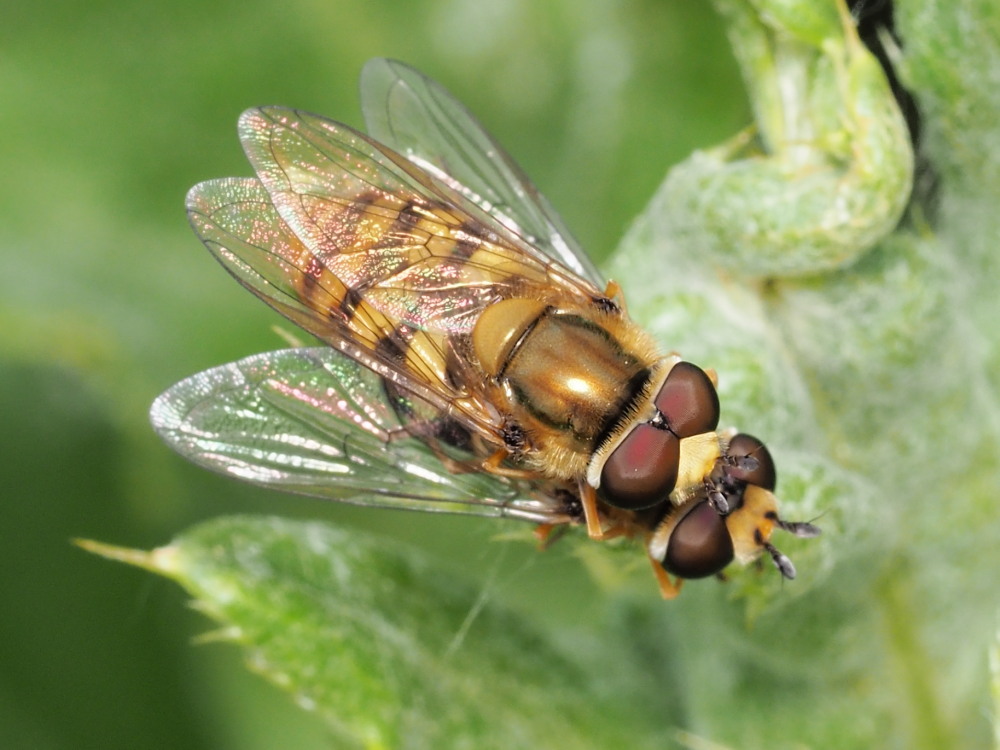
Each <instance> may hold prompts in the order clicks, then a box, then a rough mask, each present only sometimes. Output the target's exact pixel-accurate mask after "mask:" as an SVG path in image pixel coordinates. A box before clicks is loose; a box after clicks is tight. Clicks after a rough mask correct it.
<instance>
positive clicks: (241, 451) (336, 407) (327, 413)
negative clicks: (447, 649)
mask: <svg viewBox="0 0 1000 750" xmlns="http://www.w3.org/2000/svg"><path fill="white" fill-rule="evenodd" d="M400 398H401V396H400V395H399V394H398V393H395V394H394V393H392V392H391V389H387V388H385V384H384V382H383V380H382V379H381V378H380V377H379V376H378V375H377V374H376V373H374V372H372V371H371V370H370V369H368V368H367V367H365V366H363V365H361V364H360V363H358V362H355V361H353V360H351V359H349V358H348V357H345V356H343V355H341V354H339V353H337V352H335V351H333V350H331V349H328V348H325V347H324V348H307V349H288V350H283V351H276V352H268V353H265V354H259V355H255V356H252V357H248V358H246V359H243V360H240V361H239V362H234V363H232V364H228V365H224V366H222V367H216V368H213V369H211V370H207V371H205V372H202V373H200V374H198V375H194V376H192V377H190V378H188V379H186V380H183V381H181V382H180V383H178V384H177V385H175V386H173V387H172V388H170V389H169V390H167V391H166V392H165V393H163V394H162V395H161V396H160V397H159V398H157V399H156V401H155V402H154V403H153V406H152V409H151V412H150V417H151V420H152V423H153V426H154V428H155V429H156V431H157V433H159V434H160V436H161V437H163V439H164V440H165V441H166V442H167V443H168V444H169V445H170V446H171V447H173V448H174V449H175V450H177V451H178V452H179V453H181V454H182V455H184V456H185V457H187V458H189V459H191V460H193V461H194V462H195V463H198V464H200V465H202V466H204V467H206V468H209V469H212V470H215V471H218V472H221V473H224V474H228V475H231V476H236V477H239V478H240V479H244V480H246V481H250V482H253V483H255V484H259V485H264V486H267V487H274V488H278V489H282V490H286V491H290V492H296V493H301V494H306V495H312V496H316V497H320V498H325V499H333V500H340V501H344V502H349V503H354V504H359V505H370V506H379V507H391V508H404V509H408V510H421V511H432V512H447V513H464V514H472V515H480V516H494V517H510V518H517V519H521V520H526V521H533V522H539V523H565V522H567V521H569V520H570V517H569V516H568V515H567V514H566V513H565V512H564V509H563V508H562V507H561V506H560V504H559V503H558V502H557V501H556V500H554V499H553V498H551V497H548V496H546V495H544V494H539V495H537V496H536V497H532V496H531V495H530V494H528V492H527V490H528V489H530V488H529V487H528V486H527V485H524V484H519V483H516V482H513V481H511V480H508V479H505V478H503V477H499V476H496V475H492V474H483V473H475V472H468V473H452V472H450V471H448V469H447V468H446V467H445V466H444V464H443V463H442V460H441V459H442V456H447V457H448V458H449V459H450V460H456V461H457V460H461V458H462V456H463V455H465V456H471V453H468V452H467V451H466V449H465V448H464V447H463V445H462V441H461V439H460V438H461V435H462V432H461V428H460V426H456V425H454V424H453V423H451V421H450V418H449V417H447V416H446V415H443V414H441V413H440V412H437V411H436V410H435V409H434V408H433V407H432V406H431V405H429V404H426V403H421V402H419V399H416V398H412V397H408V396H407V397H405V398H406V403H400V402H399V399H400ZM415 414H422V415H424V417H423V420H424V421H423V422H421V423H419V424H418V423H415V422H413V421H411V419H410V417H412V415H415ZM427 415H430V417H428V416H427ZM434 415H436V419H435V416H434Z"/></svg>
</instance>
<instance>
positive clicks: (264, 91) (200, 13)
mask: <svg viewBox="0 0 1000 750" xmlns="http://www.w3.org/2000/svg"><path fill="white" fill-rule="evenodd" d="M373 56H390V57H396V58H399V59H402V60H405V61H407V62H409V63H411V64H413V65H415V66H416V67H418V68H419V69H421V70H423V71H425V72H426V73H428V74H429V75H431V76H432V77H434V78H436V79H437V80H439V81H441V82H442V83H444V84H445V85H446V86H447V87H448V88H450V89H451V90H452V91H453V92H454V93H455V94H456V95H457V96H458V97H459V98H460V99H461V100H463V101H464V102H466V103H467V104H468V105H469V106H470V108H471V109H472V110H473V111H474V112H476V113H477V115H478V116H479V117H480V119H481V120H482V121H483V122H484V123H486V124H487V126H488V128H489V129H490V130H491V131H492V132H493V133H494V134H495V135H496V136H497V137H498V139H499V140H500V141H501V142H502V143H504V144H505V145H507V146H508V148H509V150H510V151H511V153H512V154H513V155H514V156H515V157H516V158H517V160H518V161H519V162H520V163H521V164H522V165H523V166H524V167H525V169H526V170H527V171H528V172H529V173H530V174H531V175H532V176H533V178H534V179H535V181H536V182H537V183H538V185H539V186H540V187H541V188H542V190H543V192H545V193H546V194H547V195H548V196H549V198H550V199H551V200H552V201H553V203H554V204H555V205H556V206H557V207H558V209H559V210H560V211H561V213H562V214H563V216H564V218H565V219H566V220H567V223H568V224H569V225H570V226H571V227H573V228H574V230H575V232H576V234H577V236H578V238H579V239H580V240H581V241H582V242H583V243H584V245H585V246H586V247H588V248H591V249H592V252H593V253H594V255H596V256H598V257H601V256H604V255H606V254H607V253H608V252H609V251H610V250H611V249H612V248H613V247H614V245H615V244H616V242H617V240H618V238H619V237H620V236H621V235H622V233H623V231H624V229H625V228H626V226H627V225H628V223H629V220H630V218H631V217H632V216H634V215H635V214H637V213H638V212H639V211H640V210H641V209H642V208H643V206H644V204H645V202H646V201H647V200H648V198H649V196H650V195H651V194H652V192H653V191H654V189H655V188H656V186H657V185H658V184H659V182H660V181H661V180H662V178H663V175H664V174H665V172H666V170H667V168H668V167H669V166H670V165H671V164H673V163H674V162H676V161H678V160H680V159H681V158H683V157H684V156H686V155H687V154H688V153H689V152H690V151H691V150H692V149H693V148H696V147H699V146H707V145H710V144H713V143H716V142H718V141H721V140H722V139H724V138H725V137H727V136H729V135H731V134H732V133H733V132H735V131H736V130H737V129H739V128H740V127H742V126H743V125H744V124H745V123H746V122H747V121H748V120H749V114H748V112H747V107H746V103H745V96H744V94H743V93H742V88H741V85H740V82H739V78H738V72H737V69H736V66H735V63H734V62H733V60H732V57H731V55H730V53H729V51H728V46H727V44H726V42H725V39H724V36H723V31H722V28H721V26H720V25H719V23H718V21H717V19H716V18H715V16H714V14H713V13H712V11H711V9H710V7H709V5H708V4H707V3H700V2H691V0H673V1H669V0H630V1H629V2H618V1H614V0H584V1H583V2H579V1H578V0H554V1H552V2H546V3H532V2H527V0H517V1H510V2H482V1H481V0H419V1H418V0H406V1H405V2H403V1H401V0H396V1H394V2H393V1H390V0H352V1H347V0H327V1H326V2H317V1H316V0H289V1H288V2H284V3H280V4H279V3H265V2H259V1H257V0H249V1H248V0H243V1H242V2H234V1H232V0H230V1H228V2H215V3H190V2H174V3H169V4H167V3H159V4H152V3H126V2H122V0H111V1H110V2H107V1H102V0H92V1H91V2H82V1H80V0H77V1H75V2H74V1H73V0H70V1H66V0H62V1H60V0H49V1H48V2H46V3H44V4H27V3H21V4H16V5H15V4H14V3H7V4H6V6H5V8H4V10H3V23H2V26H0V94H2V96H3V103H2V105H0V127H2V132H3V137H2V138H0V144H2V145H0V153H2V154H3V160H2V164H3V173H2V176H0V217H2V219H0V404H2V405H0V415H2V423H3V428H2V429H0V494H2V498H3V505H2V519H0V571H2V572H0V607H2V612H0V747H3V748H36V749H44V748H74V749H78V750H82V749H84V748H103V749H105V750H112V749H114V748H137V747H142V748H160V747H162V748H191V749H196V748H202V747H205V748H209V747H211V748H256V747H260V748H264V747H276V746H283V747H297V748H307V747H326V746H329V738H328V735H327V733H326V730H325V729H324V728H323V727H322V726H320V725H319V723H318V722H317V721H316V720H314V719H313V718H312V717H310V716H309V715H308V714H305V713H303V712H300V711H299V710H298V709H297V708H296V707H295V706H294V705H293V704H292V701H291V700H289V699H287V698H286V697H285V696H283V695H281V694H280V693H278V692H277V691H276V690H275V689H274V688H272V687H271V686H269V685H267V684H265V683H264V682H263V681H262V680H260V679H259V678H257V677H255V676H253V675H250V674H249V673H247V672H246V671H245V669H244V667H243V666H242V663H241V657H240V655H239V654H238V653H237V651H236V649H234V648H232V647H219V646H214V647H213V646H209V647H193V646H192V644H191V639H192V638H193V637H194V636H195V635H197V634H198V633H201V632H203V631H204V630H205V629H206V628H207V627H209V625H208V624H207V621H206V620H205V619H204V618H203V617H201V616H200V615H198V614H196V613H192V612H190V611H188V610H186V609H185V607H184V596H183V595H182V593H181V592H180V590H179V589H178V588H177V587H176V586H175V585H173V584H171V583H169V582H166V581H161V580H157V579H154V578H153V577H152V576H149V575H148V574H145V573H143V572H141V571H137V570H131V569H127V568H125V567H123V566H118V565H110V564H108V563H106V562H104V561H102V560H99V559H97V558H95V557H93V556H90V555H87V554H85V553H83V552H82V551H80V550H78V549H76V548H74V547H72V546H71V544H70V540H71V538H73V537H91V538H97V539H101V540H105V541H110V542H115V543H120V544H125V545H131V546H138V547H150V546H155V545H159V544H162V543H165V542H166V541H167V540H169V539H170V537H171V536H172V535H173V534H174V533H176V532H178V531H179V530H181V529H183V528H185V527H187V526H189V525H190V524H191V523H193V522H194V521H196V520H198V519H202V518H206V517H211V516H217V515H221V514H226V513H235V512H253V511H265V512H273V513H281V514H284V515H289V516H300V517H318V518H327V519H331V520H335V521H336V522H337V523H340V524H343V525H345V526H348V527H352V526H355V527H364V528H368V529H374V530H378V531H380V532H383V533H384V534H386V535H388V536H390V537H394V538H398V539H402V540H406V541H408V542H413V543H416V544H419V545H421V546H424V547H426V548H427V549H428V550H429V551H430V553H431V554H432V555H436V556H438V557H440V558H442V559H444V560H462V561H463V565H464V567H465V568H466V570H467V571H468V573H469V575H471V576H479V577H481V579H482V580H483V581H484V582H485V583H484V585H486V586H488V587H489V590H490V591H491V595H493V596H495V597H496V598H498V599H500V600H502V601H504V602H506V603H508V604H510V605H511V606H513V607H515V608H518V609H521V610H523V611H525V612H529V613H531V616H532V617H533V618H534V619H536V620H539V621H542V622H544V623H546V624H547V625H548V626H550V627H553V628H558V627H560V626H561V625H564V624H566V623H570V622H573V621H577V620H579V619H580V618H590V619H595V618H597V617H599V616H600V614H601V612H602V606H603V605H602V602H603V598H602V597H601V596H600V595H599V593H598V592H597V588H596V585H595V584H594V583H593V581H592V579H591V578H590V577H589V576H588V575H587V573H586V571H585V570H584V569H583V566H582V565H581V564H580V563H579V561H578V560H577V559H576V558H575V557H574V556H573V554H572V550H571V549H569V545H557V547H556V548H555V549H553V550H551V551H549V552H547V553H546V554H544V555H539V554H538V553H537V552H536V551H535V550H534V549H533V548H532V546H531V545H528V544H523V543H511V544H504V543H496V542H495V541H494V537H495V536H496V534H497V533H498V526H497V525H496V524H494V523H491V522H488V521H479V520H469V519H445V520H442V519H440V518H423V517H420V516H419V515H418V514H400V513H389V512H385V511H374V510H372V511H369V510H359V509H352V508H345V507H340V506H333V505H328V504H323V503H320V502H318V501H309V500H304V499H298V498H290V497H285V496H279V495H274V494H269V493H265V492H263V491H259V490H256V489H254V488H251V487H248V486H244V485H240V484H238V483H235V482H231V481H228V480H225V479H222V478H219V477H216V476H213V475H210V474H208V473H207V472H204V471H201V470H199V469H196V468H194V467H192V466H190V465H188V464H186V463H185V462H184V461H183V460H182V459H180V458H179V457H176V456H174V455H172V454H171V453H169V451H168V450H167V449H166V448H165V447H164V446H163V445H161V444H160V443H159V441H158V440H157V439H156V438H155V436H154V435H153V433H152V431H151V430H150V428H149V427H148V424H147V421H146V411H147V409H148V406H149V403H150V402H151V401H152V399H153V398H154V397H155V396H156V395H157V394H158V393H159V392H160V391H161V390H163V389H164V388H166V387H167V386H169V385H171V384H172V383H173V382H175V381H177V380H179V379H181V378H183V377H185V376H187V375H190V374H192V373H194V372H196V371H198V370H202V369H205V368H207V367H210V366H213V365H216V364H221V363H224V362H227V361H230V360H233V359H237V358H239V357H242V356H245V355H248V354H251V353H255V352H259V351H264V350H267V349H272V348H280V347H282V346H283V345H284V344H283V342H282V341H281V339H280V338H279V337H278V336H277V335H276V334H275V333H274V332H273V331H272V330H271V326H273V325H274V324H275V323H278V322H279V320H278V318H277V316H276V315H274V314H273V313H271V312H270V311H269V310H267V309H266V308H265V307H264V305H261V304H260V303H258V302H256V301H255V300H254V299H253V298H252V297H251V296H250V295H248V294H246V293H245V292H244V291H243V290H241V289H240V288H239V287H238V286H237V285H236V284H235V283H233V281H232V280H231V279H230V278H229V277H228V276H227V275H226V274H225V273H224V272H223V271H222V269H221V268H219V267H218V266H217V265H216V264H215V263H214V261H212V259H211V258H210V257H209V255H208V253H207V252H206V251H205V250H204V249H203V248H202V247H201V245H200V243H199V242H198V241H197V239H196V238H195V237H194V235H193V234H192V232H191V231H190V229H189V228H188V226H187V222H186V220H185V217H184V212H183V196H184V193H185V192H186V190H187V189H188V188H189V187H190V186H191V185H193V184H194V183H196V182H198V181H200V180H203V179H208V178H212V177H220V176H227V175H246V174H248V173H249V167H248V166H247V164H246V162H245V160H244V158H243V155H242V152H241V151H240V148H239V144H238V142H237V140H236V132H235V122H236V117H237V115H238V114H239V112H240V111H242V110H243V109H245V108H246V107H249V106H252V105H258V104H285V105H290V106H296V107H301V108H305V109H309V110H312V111H315V112H319V113H322V114H326V115H329V116H331V117H333V118H335V119H339V120H343V121H345V122H347V123H348V124H352V125H355V126H358V125H360V124H361V120H360V113H359V109H358V101H357V91H356V86H357V84H356V81H357V75H358V73H359V71H360V69H361V66H362V64H363V63H364V61H365V60H367V59H368V58H370V57H373ZM507 528H508V527H499V531H501V532H502V531H505V530H507ZM561 547H565V548H561ZM634 579H635V580H634V582H630V584H629V585H635V586H637V587H639V588H640V589H642V587H645V588H646V589H648V594H649V595H650V596H655V592H654V591H653V585H652V582H651V581H650V580H649V579H648V573H647V571H645V570H644V569H640V570H639V571H638V572H637V573H636V575H635V577H634Z"/></svg>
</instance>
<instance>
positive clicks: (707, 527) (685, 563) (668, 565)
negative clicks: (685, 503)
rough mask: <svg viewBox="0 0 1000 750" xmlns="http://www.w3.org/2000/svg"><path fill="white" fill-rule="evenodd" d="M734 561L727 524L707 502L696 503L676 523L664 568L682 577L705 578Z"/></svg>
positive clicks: (668, 545) (731, 540)
mask: <svg viewBox="0 0 1000 750" xmlns="http://www.w3.org/2000/svg"><path fill="white" fill-rule="evenodd" d="M732 560H733V539H732V537H731V536H730V535H729V529H727V528H726V522H725V520H723V518H722V516H720V515H719V514H718V512H717V511H716V510H715V508H713V507H712V504H711V503H709V502H708V501H706V500H703V501H701V502H699V503H696V504H695V505H694V506H692V507H691V508H690V509H689V510H688V511H687V513H686V515H685V516H684V517H683V518H681V520H680V521H678V522H677V525H676V526H675V527H674V530H673V532H671V534H670V541H669V542H668V543H667V554H666V556H665V557H664V559H663V567H664V569H666V571H667V572H668V573H673V574H674V575H677V576H680V577H681V578H704V577H705V576H710V575H713V574H715V573H718V572H719V571H720V570H722V569H723V568H724V567H726V566H727V565H729V563H730V562H732Z"/></svg>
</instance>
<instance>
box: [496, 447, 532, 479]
mask: <svg viewBox="0 0 1000 750" xmlns="http://www.w3.org/2000/svg"><path fill="white" fill-rule="evenodd" d="M509 455H510V454H509V453H507V451H505V450H504V449H503V448H501V449H500V450H498V451H497V452H496V453H494V454H493V455H492V456H490V457H489V458H487V459H486V460H485V461H483V463H482V469H483V471H486V472H489V473H490V474H496V475H497V476H501V477H508V478H510V479H538V478H539V477H540V476H541V474H539V473H538V472H537V471H532V470H531V469H514V468H511V467H510V466H502V465H501V464H503V462H504V461H505V460H507V457H508V456H509Z"/></svg>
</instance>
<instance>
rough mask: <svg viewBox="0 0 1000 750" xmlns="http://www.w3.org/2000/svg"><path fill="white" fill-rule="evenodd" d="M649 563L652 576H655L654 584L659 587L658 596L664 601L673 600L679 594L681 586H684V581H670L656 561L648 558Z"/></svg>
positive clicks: (681, 579) (679, 579) (680, 579)
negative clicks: (651, 566)
mask: <svg viewBox="0 0 1000 750" xmlns="http://www.w3.org/2000/svg"><path fill="white" fill-rule="evenodd" d="M649 561H650V562H651V563H652V564H653V575H655V576H656V582H657V583H658V584H659V585H660V596H662V597H663V598H664V599H673V598H675V597H676V596H677V595H678V594H679V593H681V586H683V585H684V579H683V578H678V579H677V582H676V583H674V582H673V581H671V580H670V575H669V574H668V573H667V571H665V570H664V569H663V566H662V565H660V563H659V562H658V561H657V560H654V559H653V558H652V557H650V558H649Z"/></svg>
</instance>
